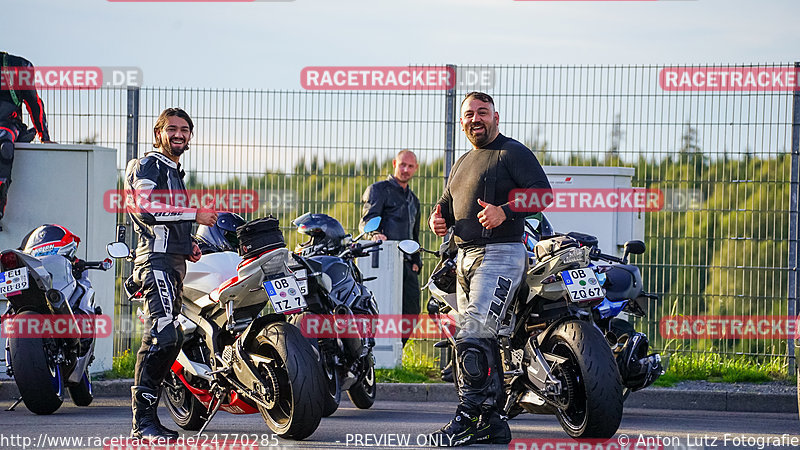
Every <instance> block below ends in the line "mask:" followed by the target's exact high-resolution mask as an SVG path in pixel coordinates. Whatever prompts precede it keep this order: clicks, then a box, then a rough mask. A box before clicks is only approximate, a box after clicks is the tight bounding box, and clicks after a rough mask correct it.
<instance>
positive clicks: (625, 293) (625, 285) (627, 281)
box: [603, 264, 642, 301]
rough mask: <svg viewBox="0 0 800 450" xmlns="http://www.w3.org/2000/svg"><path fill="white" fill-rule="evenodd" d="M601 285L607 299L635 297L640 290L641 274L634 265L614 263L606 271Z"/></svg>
mask: <svg viewBox="0 0 800 450" xmlns="http://www.w3.org/2000/svg"><path fill="white" fill-rule="evenodd" d="M603 287H604V288H605V290H606V297H607V298H608V299H609V300H616V301H618V300H626V299H635V298H636V297H638V296H639V294H641V292H642V275H641V273H640V272H639V268H638V267H636V266H634V265H630V264H615V265H613V266H611V269H610V270H609V271H608V272H606V282H605V284H604V285H603Z"/></svg>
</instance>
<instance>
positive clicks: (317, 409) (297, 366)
mask: <svg viewBox="0 0 800 450" xmlns="http://www.w3.org/2000/svg"><path fill="white" fill-rule="evenodd" d="M250 352H252V353H254V354H257V355H260V356H264V357H266V358H269V359H271V360H272V363H270V366H269V367H265V366H264V364H265V363H262V364H260V365H259V370H260V371H261V374H262V375H263V376H264V377H265V378H268V379H271V380H272V381H273V382H274V383H275V386H276V388H277V389H276V393H277V398H276V399H275V405H274V406H273V407H272V408H269V409H268V408H265V407H263V406H261V405H259V407H258V409H259V410H260V411H261V416H262V417H263V419H264V422H266V424H267V426H268V427H269V428H270V430H272V431H273V432H274V433H275V434H277V435H278V436H280V437H282V438H286V439H295V440H300V439H304V438H306V437H308V436H310V435H311V434H312V433H313V432H314V431H316V429H317V427H318V426H319V422H320V420H321V419H322V410H323V402H324V400H323V399H324V398H325V395H327V394H326V388H325V385H324V383H323V380H324V375H323V374H322V373H321V372H322V364H321V363H320V359H319V354H318V352H316V351H315V350H314V347H312V346H311V344H309V342H308V340H307V339H306V338H305V337H304V336H303V334H302V333H301V332H300V330H299V329H298V328H297V327H295V326H294V325H292V324H289V323H286V322H277V323H271V324H269V325H267V326H266V327H264V329H263V330H262V331H261V332H260V333H259V334H258V336H256V338H255V339H254V340H253V344H252V346H251V348H250Z"/></svg>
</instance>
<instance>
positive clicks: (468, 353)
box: [456, 344, 490, 389]
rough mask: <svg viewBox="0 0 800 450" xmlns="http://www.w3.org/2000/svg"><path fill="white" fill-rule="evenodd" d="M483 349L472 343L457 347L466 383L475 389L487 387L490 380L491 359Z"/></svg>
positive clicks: (459, 363)
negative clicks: (489, 359)
mask: <svg viewBox="0 0 800 450" xmlns="http://www.w3.org/2000/svg"><path fill="white" fill-rule="evenodd" d="M482 350H483V349H481V348H480V347H478V346H475V345H471V344H460V345H458V346H457V348H456V352H457V354H458V365H459V369H461V375H462V376H463V377H464V381H465V382H466V384H467V385H468V386H469V387H471V388H475V389H483V388H485V387H486V385H487V384H488V381H489V370H490V367H489V361H488V359H487V358H486V352H484V351H482Z"/></svg>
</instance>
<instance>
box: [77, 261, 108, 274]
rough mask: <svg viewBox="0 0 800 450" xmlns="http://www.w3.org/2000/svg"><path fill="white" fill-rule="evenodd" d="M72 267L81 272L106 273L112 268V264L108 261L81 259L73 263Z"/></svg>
mask: <svg viewBox="0 0 800 450" xmlns="http://www.w3.org/2000/svg"><path fill="white" fill-rule="evenodd" d="M74 267H75V268H76V269H78V270H80V271H81V272H83V271H84V270H86V269H94V270H103V271H106V270H108V269H110V268H111V267H112V264H111V261H110V260H109V259H105V260H103V261H84V260H82V259H78V260H76V261H75V264H74Z"/></svg>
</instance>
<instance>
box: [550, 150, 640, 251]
mask: <svg viewBox="0 0 800 450" xmlns="http://www.w3.org/2000/svg"><path fill="white" fill-rule="evenodd" d="M544 172H545V173H546V174H547V178H548V180H550V186H551V187H552V188H553V189H554V190H558V189H569V190H572V189H581V190H583V189H630V188H631V180H632V179H633V176H634V174H635V173H636V171H635V169H633V168H631V167H583V166H580V167H574V166H544ZM544 214H545V216H546V217H547V219H548V220H549V221H550V223H551V224H552V225H553V230H555V231H557V232H561V233H567V232H570V231H578V232H581V233H586V234H590V235H592V236H597V240H598V245H599V246H600V249H601V250H602V251H603V253H607V254H610V255H616V256H622V247H623V245H624V244H625V242H626V241H629V240H632V239H639V240H644V214H645V212H644V209H641V210H638V211H575V212H564V211H550V210H545V212H544Z"/></svg>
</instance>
